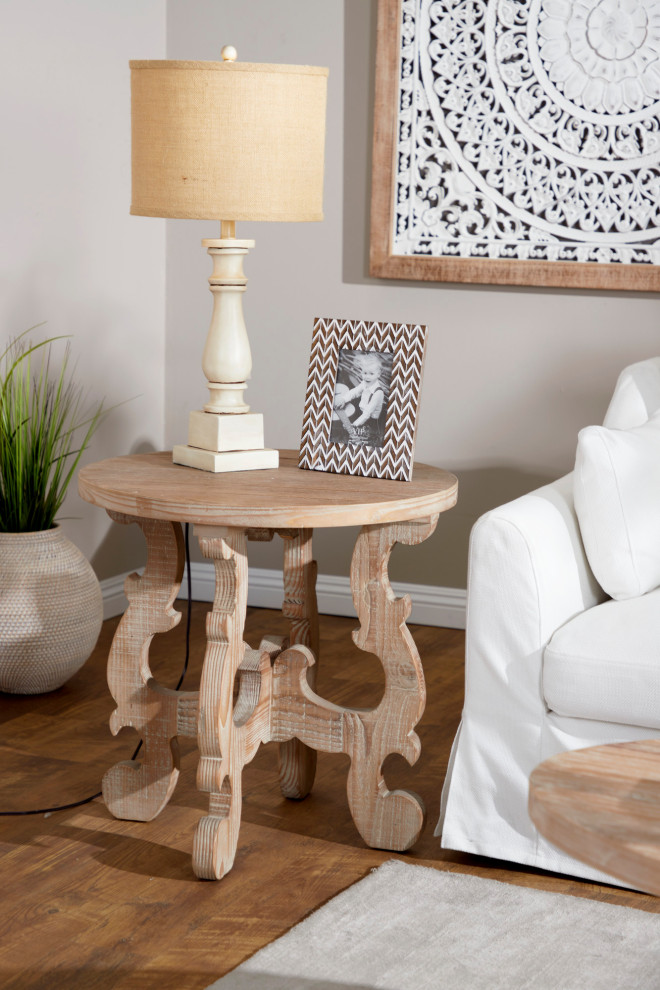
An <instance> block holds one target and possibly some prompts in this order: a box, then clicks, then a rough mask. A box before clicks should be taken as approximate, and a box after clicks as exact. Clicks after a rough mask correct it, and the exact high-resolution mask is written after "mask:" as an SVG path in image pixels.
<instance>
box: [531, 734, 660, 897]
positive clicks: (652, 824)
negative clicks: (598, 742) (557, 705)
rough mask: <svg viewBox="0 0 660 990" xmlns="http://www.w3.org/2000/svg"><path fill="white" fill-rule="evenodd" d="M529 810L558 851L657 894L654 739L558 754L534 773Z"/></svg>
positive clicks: (659, 799)
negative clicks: (561, 850) (562, 851)
mask: <svg viewBox="0 0 660 990" xmlns="http://www.w3.org/2000/svg"><path fill="white" fill-rule="evenodd" d="M529 811H530V816H531V818H532V821H533V822H534V823H535V824H536V826H537V827H538V829H539V831H540V832H542V833H543V835H545V837H546V838H547V839H549V840H550V842H553V843H554V844H555V845H556V846H559V848H560V849H563V850H564V851H565V852H567V853H570V854H571V856H575V858H576V859H579V860H581V861H582V862H584V863H588V864H589V865H590V866H594V867H595V868H596V869H598V870H602V871H603V872H604V873H609V874H611V875H612V876H613V877H618V879H619V880H623V881H624V883H627V884H629V885H630V886H632V887H635V888H636V889H637V890H643V891H646V892H647V893H649V894H656V895H660V740H659V739H645V740H639V741H636V742H627V743H609V744H607V745H605V746H589V747H587V748H586V749H576V750H573V751H571V752H566V753H559V754H558V755H557V756H553V757H551V758H550V759H548V760H545V761H544V762H543V763H541V764H540V765H539V766H538V767H536V769H535V770H534V771H533V773H532V776H531V778H530V785H529Z"/></svg>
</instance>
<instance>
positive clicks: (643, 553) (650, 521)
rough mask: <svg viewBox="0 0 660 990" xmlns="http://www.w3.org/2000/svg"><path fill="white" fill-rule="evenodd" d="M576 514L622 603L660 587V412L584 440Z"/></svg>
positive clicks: (604, 580)
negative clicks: (638, 423)
mask: <svg viewBox="0 0 660 990" xmlns="http://www.w3.org/2000/svg"><path fill="white" fill-rule="evenodd" d="M573 483H574V495H575V511H576V513H577V517H578V520H579V523H580V532H581V534H582V539H583V541H584V549H585V551H586V554H587V558H588V560H589V564H590V566H591V569H592V571H593V572H594V576H595V577H596V580H597V581H598V583H599V584H600V586H601V587H602V588H603V590H604V591H605V592H607V594H608V595H610V596H611V597H612V598H616V599H624V598H634V597H638V596H639V595H644V594H646V592H647V591H651V590H652V589H653V588H657V587H658V586H660V412H658V413H655V414H654V415H653V416H652V417H651V419H649V420H648V421H647V422H646V423H644V424H643V425H642V426H636V427H634V428H633V429H630V430H610V429H607V428H606V427H604V426H587V427H586V429H584V430H581V431H580V433H579V436H578V448H577V456H576V461H575V476H574V482H573Z"/></svg>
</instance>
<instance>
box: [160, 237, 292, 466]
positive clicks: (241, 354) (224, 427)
mask: <svg viewBox="0 0 660 990" xmlns="http://www.w3.org/2000/svg"><path fill="white" fill-rule="evenodd" d="M235 227H236V225H235V224H234V223H233V222H226V221H223V223H222V227H221V232H222V237H220V238H217V239H216V238H212V239H205V240H203V241H202V245H203V246H204V247H205V248H206V249H207V251H208V253H209V254H210V255H211V258H212V260H213V273H212V275H211V276H210V278H209V287H210V289H211V292H212V293H213V315H212V317H211V325H210V327H209V332H208V336H207V339H206V346H205V348H204V355H203V357H202V369H203V371H204V374H205V375H206V378H207V387H208V390H209V401H208V402H207V404H206V405H205V406H204V408H203V409H196V410H194V411H193V412H191V413H190V417H189V420H188V443H187V444H176V445H175V446H174V448H173V450H172V460H173V461H174V463H175V464H183V465H185V466H186V467H192V468H197V469H198V470H200V471H210V472H212V473H214V474H219V473H221V472H225V471H256V470H260V469H261V470H263V469H267V468H276V467H277V466H278V464H279V455H278V452H277V450H272V449H270V448H267V447H265V446H264V418H263V415H262V414H261V413H251V412H250V407H249V405H247V403H246V402H245V401H244V399H243V392H244V391H245V389H246V387H247V379H248V378H249V377H250V372H251V370H252V355H251V353H250V344H249V341H248V335H247V330H246V327H245V320H244V318H243V301H242V300H243V293H244V292H245V288H246V285H247V279H246V278H245V275H244V273H243V258H244V256H245V255H246V254H247V253H248V251H249V249H250V248H251V247H254V241H251V240H237V239H236V237H235V236H234V235H235Z"/></svg>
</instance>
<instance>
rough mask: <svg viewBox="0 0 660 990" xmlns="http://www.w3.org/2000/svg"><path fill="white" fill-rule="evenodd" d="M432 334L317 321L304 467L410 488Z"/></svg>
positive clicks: (408, 327) (411, 327) (399, 326)
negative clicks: (400, 483)
mask: <svg viewBox="0 0 660 990" xmlns="http://www.w3.org/2000/svg"><path fill="white" fill-rule="evenodd" d="M425 346H426V327H425V326H421V325H419V324H408V323H371V322H368V321H366V320H340V319H332V318H326V319H320V318H319V319H316V320H315V321H314V333H313V336H312V352H311V357H310V363H309V375H308V379H307V393H306V396H305V408H304V413H303V426H302V436H301V441H300V456H299V465H300V467H301V468H307V469H308V470H310V471H330V472H334V473H336V474H359V475H364V476H365V477H371V478H388V479H390V480H392V481H410V479H411V477H412V471H413V456H414V450H415V434H416V430H417V414H418V408H419V397H420V391H421V387H422V370H423V365H424V349H425Z"/></svg>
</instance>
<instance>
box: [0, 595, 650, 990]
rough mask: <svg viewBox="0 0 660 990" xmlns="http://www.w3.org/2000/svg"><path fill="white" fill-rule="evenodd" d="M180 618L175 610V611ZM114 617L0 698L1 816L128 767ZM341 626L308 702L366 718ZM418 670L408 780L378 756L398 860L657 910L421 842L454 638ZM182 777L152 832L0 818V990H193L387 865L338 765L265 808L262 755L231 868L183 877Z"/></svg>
mask: <svg viewBox="0 0 660 990" xmlns="http://www.w3.org/2000/svg"><path fill="white" fill-rule="evenodd" d="M179 607H182V610H183V611H184V612H185V607H186V606H185V605H182V603H179ZM208 608H209V606H208V605H207V604H198V603H195V604H194V605H193V615H192V633H191V660H190V668H189V672H188V675H187V677H186V680H185V682H184V685H183V686H184V687H185V688H189V689H194V688H195V687H196V686H197V683H198V680H199V672H200V668H201V662H202V658H203V652H204V613H205V612H206V610H207V609H208ZM116 622H117V620H110V621H109V622H106V623H105V624H104V627H103V631H102V633H101V638H100V640H99V644H98V646H97V649H96V650H95V652H94V654H93V656H92V657H91V658H90V660H89V661H88V663H87V664H86V665H85V667H84V668H83V670H82V671H80V672H79V674H77V675H76V677H74V678H73V679H72V680H71V681H70V682H69V683H68V684H67V685H65V687H64V688H62V689H61V690H59V691H56V692H54V693H52V694H50V695H44V696H38V697H18V696H11V695H0V759H1V760H2V765H3V773H2V776H1V778H0V810H2V811H16V810H21V809H32V808H42V809H43V808H48V807H50V806H51V805H54V804H60V803H66V802H73V801H76V800H79V799H81V798H83V797H86V796H87V795H90V794H94V793H96V792H97V791H98V790H99V785H100V779H101V776H102V774H103V772H104V771H105V770H106V769H107V767H108V766H110V765H111V764H112V763H114V762H116V761H117V760H119V759H128V758H130V756H131V754H132V752H133V749H134V747H135V744H136V736H135V733H133V732H132V731H130V730H122V732H121V733H120V734H119V736H117V737H116V738H113V737H112V736H111V735H110V732H109V729H108V727H107V722H108V717H109V715H110V712H111V710H112V707H113V704H112V699H111V697H110V695H109V693H108V690H107V687H106V683H105V658H106V656H107V651H108V647H109V644H110V640H111V637H112V633H113V631H114V628H115V626H116ZM355 625H356V622H355V620H352V619H341V618H329V617H322V618H321V638H322V659H321V664H320V669H319V683H318V690H319V692H320V693H321V694H323V695H324V696H326V697H328V698H330V699H331V700H333V701H336V702H338V703H342V704H350V705H355V706H371V705H373V704H375V703H377V701H378V698H379V692H380V691H382V672H381V668H380V664H379V663H378V661H377V660H376V659H375V658H374V657H370V656H368V655H365V654H363V653H361V651H359V650H358V649H357V648H356V647H354V646H353V644H352V642H351V638H350V631H351V630H352V629H353V628H355ZM184 627H185V616H184V618H183V619H182V622H181V623H180V625H179V626H178V627H177V628H176V629H175V630H173V631H172V632H170V633H168V634H167V635H166V636H158V637H156V639H155V641H154V644H153V647H152V652H151V666H152V670H153V671H154V673H155V674H156V676H157V677H158V678H159V679H160V680H162V681H163V683H166V684H170V685H171V686H174V685H175V684H176V682H177V680H178V675H179V672H180V669H181V666H182V662H183V654H184ZM411 629H412V632H413V635H414V637H415V640H416V642H417V645H418V648H419V651H420V654H421V656H422V659H423V662H424V669H425V673H426V679H427V691H428V699H427V708H426V712H425V715H424V718H423V720H422V722H421V724H420V726H419V727H418V732H419V735H420V738H421V740H422V755H421V757H420V759H419V761H418V763H417V764H416V765H415V766H414V767H412V768H411V767H409V766H408V764H407V763H405V762H404V761H403V760H402V759H399V758H398V757H390V758H389V760H388V762H387V763H386V768H385V769H386V776H387V780H388V784H389V785H390V786H392V785H398V786H402V787H406V788H408V789H411V790H415V791H417V792H418V793H419V794H420V795H421V796H422V798H423V799H424V801H425V803H426V806H427V809H428V821H427V823H426V827H425V830H424V832H423V834H422V837H421V839H420V841H419V842H418V844H417V846H416V847H415V848H414V849H413V850H411V852H409V853H408V854H406V855H405V856H404V857H402V858H404V859H406V860H408V861H410V862H422V863H424V864H426V865H430V866H434V867H436V868H438V869H444V870H454V871H457V872H463V873H474V874H478V875H480V876H485V877H491V878H495V879H498V880H503V881H505V882H508V883H514V884H520V885H523V886H530V887H537V888H542V889H544V890H552V891H559V892H564V893H569V894H573V895H577V896H580V897H588V898H593V899H596V900H602V901H609V902H610V903H615V904H623V905H630V906H634V907H637V908H641V909H643V910H647V911H651V912H655V913H660V899H655V898H652V897H648V896H646V895H643V894H637V893H633V892H629V891H624V890H621V889H619V888H614V887H604V886H603V887H601V886H598V885H596V884H590V883H586V882H580V881H575V880H570V879H568V878H565V877H559V876H555V875H551V874H543V873H540V872H538V871H534V870H528V869H524V868H522V867H516V866H514V865H512V864H506V863H500V862H495V861H492V860H485V859H479V858H477V857H474V856H467V855H463V854H459V853H452V852H446V851H443V850H441V849H440V846H439V840H438V839H435V838H434V837H433V829H434V827H435V822H436V819H437V814H438V802H439V796H440V787H441V783H442V780H443V777H444V773H445V770H446V765H447V759H448V756H449V750H450V746H451V741H452V739H453V736H454V733H455V731H456V727H457V725H458V721H459V717H460V710H461V704H462V692H463V634H462V633H461V632H458V631H456V630H445V629H434V628H429V627H422V626H413V627H411ZM285 631H286V628H285V623H284V622H283V620H282V619H281V617H280V616H279V614H278V613H275V612H270V611H267V610H259V609H251V610H249V614H248V622H247V629H246V638H247V639H248V640H249V641H250V642H252V643H256V642H258V641H259V639H260V638H261V635H262V634H264V633H265V632H271V633H277V632H281V633H284V632H285ZM181 752H182V760H181V764H182V772H181V777H180V779H179V783H178V785H177V788H176V790H175V792H174V796H173V798H172V800H171V802H170V804H169V805H168V807H167V808H166V809H165V810H164V811H163V812H162V814H161V815H160V816H159V817H158V818H157V819H156V820H155V821H153V822H149V823H135V822H120V821H116V820H115V819H113V818H112V817H111V816H110V815H109V813H108V812H107V810H106V808H105V806H104V804H103V803H102V801H101V800H100V799H98V798H97V799H96V800H95V801H93V802H92V803H91V804H86V805H83V806H81V807H78V808H72V809H69V810H66V811H58V812H55V813H52V814H39V815H30V816H20V817H1V818H0V852H1V854H2V860H1V862H2V867H1V882H2V888H3V889H2V893H3V912H2V921H1V922H0V930H1V932H2V937H1V939H0V985H1V986H2V987H3V988H5V990H16V988H39V990H42V988H46V987H48V988H57V990H59V988H66V990H83V988H84V990H110V988H113V990H115V988H116V990H129V988H130V990H143V988H151V987H155V988H158V990H197V988H204V987H206V986H208V984H209V983H211V982H212V981H213V980H214V979H217V978H218V977H219V976H221V975H222V974H223V973H225V972H226V971H227V970H229V969H231V968H232V967H234V966H235V965H237V964H238V963H239V962H240V961H241V960H242V959H244V958H245V957H246V956H248V955H251V954H252V953H253V952H254V951H256V950H257V949H258V948H260V947H261V946H262V945H265V944H266V943H268V942H270V941H272V940H273V939H274V938H277V937H278V936H279V935H281V934H282V933H283V932H285V931H286V930H287V929H288V928H290V927H291V926H292V925H293V924H295V923H296V922H298V921H300V920H301V919H302V918H303V917H305V915H307V914H309V913H310V912H311V911H313V910H314V909H315V908H317V907H319V906H320V905H321V904H323V903H324V902H325V901H326V900H328V899H329V898H331V897H333V896H334V895H335V894H336V893H338V892H339V891H340V890H343V889H344V888H345V887H347V886H349V885H350V884H352V883H354V882H355V881H356V880H358V879H360V878H361V877H363V876H364V875H365V874H367V873H368V872H369V870H370V869H371V868H373V867H374V866H377V865H378V864H379V863H382V862H384V861H385V860H387V859H390V858H392V854H391V853H386V852H378V851H375V850H370V849H367V848H366V847H365V846H364V844H363V842H362V840H361V839H360V837H359V835H358V834H357V833H356V831H355V829H354V826H353V823H352V821H351V818H350V815H349V812H348V805H347V801H346V794H345V777H346V769H347V761H346V758H345V757H343V756H333V755H330V754H319V761H318V774H317V780H316V785H315V788H314V791H313V793H312V794H311V795H310V797H308V798H307V799H306V800H305V801H302V802H291V801H286V800H285V799H283V798H282V797H281V796H280V794H279V788H278V786H277V779H276V763H277V756H276V749H275V747H274V746H272V745H271V746H266V747H262V749H261V750H260V752H259V753H258V754H257V756H256V757H255V759H254V761H253V763H252V764H250V766H248V767H247V768H246V770H245V772H244V806H243V824H242V828H241V834H240V839H239V848H238V854H237V858H236V863H235V866H234V869H233V870H232V872H231V873H230V874H229V875H228V876H227V877H225V878H224V879H223V880H221V881H218V882H204V881H200V880H197V879H196V878H195V876H194V875H193V873H192V870H191V865H190V854H191V848H192V834H193V830H194V827H195V824H196V822H197V820H198V818H199V817H200V813H201V812H202V811H203V810H204V809H205V807H206V796H205V795H202V794H199V793H198V792H197V790H196V788H195V765H196V752H195V749H194V746H193V745H192V743H190V742H189V741H186V740H182V742H181Z"/></svg>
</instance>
